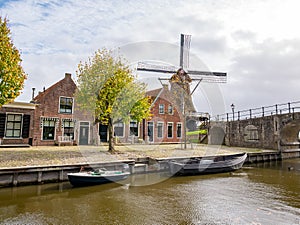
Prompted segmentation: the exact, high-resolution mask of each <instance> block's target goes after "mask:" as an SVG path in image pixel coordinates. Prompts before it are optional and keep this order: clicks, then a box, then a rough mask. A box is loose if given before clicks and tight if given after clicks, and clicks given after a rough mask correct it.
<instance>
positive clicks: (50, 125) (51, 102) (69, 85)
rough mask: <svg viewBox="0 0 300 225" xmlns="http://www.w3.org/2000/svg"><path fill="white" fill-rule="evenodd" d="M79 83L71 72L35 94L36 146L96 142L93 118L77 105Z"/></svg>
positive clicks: (34, 122)
mask: <svg viewBox="0 0 300 225" xmlns="http://www.w3.org/2000/svg"><path fill="white" fill-rule="evenodd" d="M76 88H77V86H76V84H75V83H74V81H73V80H72V78H71V74H69V73H66V74H65V77H64V79H62V80H60V81H58V82H57V83H55V84H54V85H52V86H51V87H49V88H48V89H45V90H44V91H43V92H39V94H38V95H37V96H36V97H34V99H33V102H34V103H35V104H36V109H35V113H34V121H33V134H32V136H33V145H55V144H61V143H65V144H66V143H68V144H75V145H77V144H81V145H88V144H92V143H94V135H93V134H95V133H96V132H95V131H94V130H95V127H94V126H92V117H91V116H89V115H86V114H84V113H83V112H81V111H80V110H78V107H76V105H75V101H74V93H75V91H76Z"/></svg>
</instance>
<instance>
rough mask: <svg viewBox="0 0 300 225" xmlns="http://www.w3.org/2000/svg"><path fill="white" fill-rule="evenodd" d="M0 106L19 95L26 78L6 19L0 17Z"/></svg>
mask: <svg viewBox="0 0 300 225" xmlns="http://www.w3.org/2000/svg"><path fill="white" fill-rule="evenodd" d="M0 40H1V41H0V106H2V105H3V104H6V103H9V102H11V101H13V100H14V99H15V98H16V97H18V96H19V95H20V91H21V90H22V89H23V87H24V81H25V79H26V78H27V77H26V74H25V73H24V71H23V68H22V67H21V62H22V60H21V58H20V53H19V51H18V49H17V48H16V47H15V46H14V44H13V42H12V40H11V37H10V29H9V28H8V20H7V19H6V18H5V19H2V18H1V17H0Z"/></svg>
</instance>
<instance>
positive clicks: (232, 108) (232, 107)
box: [231, 103, 235, 121]
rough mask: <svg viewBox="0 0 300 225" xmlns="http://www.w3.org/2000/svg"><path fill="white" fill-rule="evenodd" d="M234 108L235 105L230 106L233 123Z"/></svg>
mask: <svg viewBox="0 0 300 225" xmlns="http://www.w3.org/2000/svg"><path fill="white" fill-rule="evenodd" d="M234 107H235V105H234V104H233V103H232V104H231V110H232V120H233V121H234Z"/></svg>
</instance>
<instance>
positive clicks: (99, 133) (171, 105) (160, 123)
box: [0, 73, 183, 146]
mask: <svg viewBox="0 0 300 225" xmlns="http://www.w3.org/2000/svg"><path fill="white" fill-rule="evenodd" d="M76 89H77V86H76V84H75V82H74V81H73V80H72V78H71V74H69V73H66V74H65V77H64V78H63V79H62V80H60V81H58V82H57V83H55V84H53V85H52V86H50V87H49V88H47V89H44V90H43V91H42V92H39V93H38V95H37V96H35V97H34V96H33V99H32V101H31V103H20V102H14V103H11V104H7V105H3V106H2V107H1V108H0V140H1V143H2V144H29V145H33V146H39V145H41V146H45V145H49V146H50V145H57V144H62V143H63V144H74V145H91V144H93V145H98V144H99V143H100V142H107V140H108V132H107V126H106V125H101V124H94V118H93V116H92V115H89V114H87V113H83V112H82V111H81V110H80V109H79V108H78V107H77V106H76V100H75V99H74V93H75V91H76ZM146 94H147V95H148V96H151V98H152V100H153V103H152V106H151V111H152V115H153V116H152V118H151V119H150V120H143V121H142V122H141V123H137V122H136V121H130V123H129V124H124V123H122V122H118V123H115V124H114V135H115V137H116V139H118V140H119V142H122V143H136V142H138V141H144V142H145V143H178V142H181V140H182V135H183V123H182V121H183V120H182V115H181V112H180V110H179V107H180V106H177V105H176V101H175V98H174V96H173V95H172V93H171V92H170V90H169V89H168V86H167V85H165V86H163V87H162V88H160V89H156V90H151V91H148V92H147V93H146ZM33 95H34V93H33Z"/></svg>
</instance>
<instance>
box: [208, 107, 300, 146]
mask: <svg viewBox="0 0 300 225" xmlns="http://www.w3.org/2000/svg"><path fill="white" fill-rule="evenodd" d="M282 105H284V104H282ZM282 105H275V106H274V110H269V111H266V110H265V109H266V108H267V107H262V108H260V110H261V112H260V113H259V115H258V113H257V114H256V115H255V114H253V112H255V111H254V110H251V109H250V110H249V111H248V114H247V116H245V115H246V114H245V113H244V112H245V111H242V112H234V111H233V113H231V115H230V114H224V115H225V119H221V120H220V119H218V120H211V121H210V126H209V136H208V140H209V143H210V144H225V145H227V146H236V147H249V148H263V149H274V150H279V151H284V150H288V149H299V148H300V102H295V103H293V104H292V103H287V104H286V107H284V108H283V109H284V110H283V109H281V108H280V107H279V106H282ZM297 111H298V112H297ZM242 113H244V114H242ZM224 115H223V116H224ZM241 115H243V117H242V116H241ZM219 118H220V117H219ZM223 118H224V117H223Z"/></svg>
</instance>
